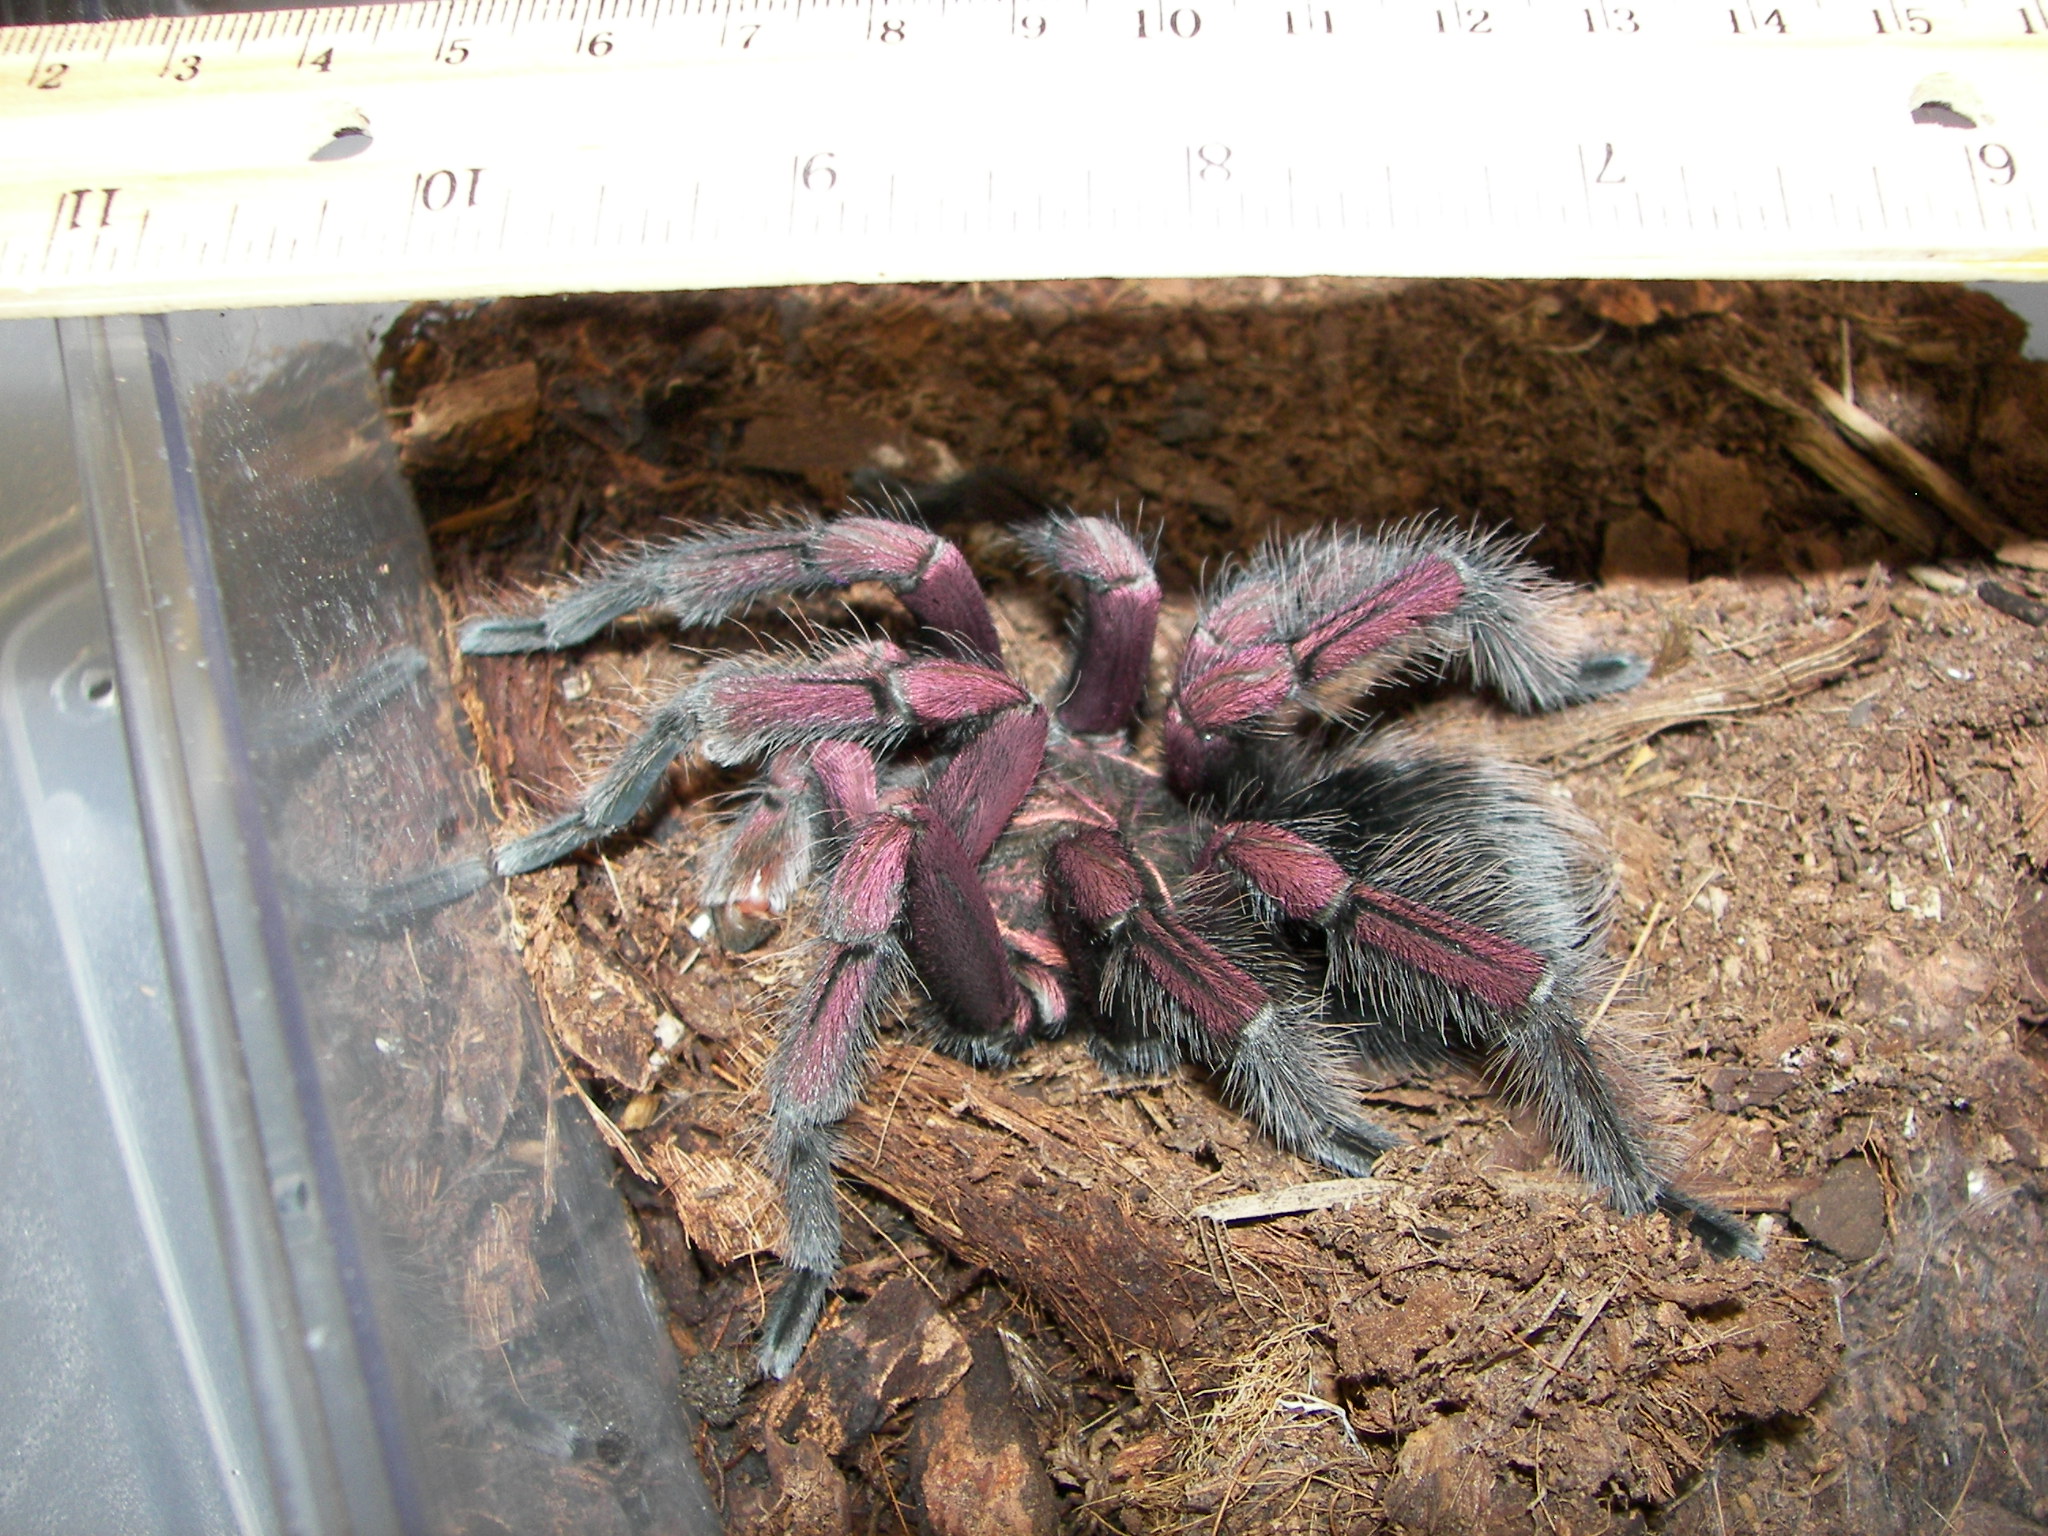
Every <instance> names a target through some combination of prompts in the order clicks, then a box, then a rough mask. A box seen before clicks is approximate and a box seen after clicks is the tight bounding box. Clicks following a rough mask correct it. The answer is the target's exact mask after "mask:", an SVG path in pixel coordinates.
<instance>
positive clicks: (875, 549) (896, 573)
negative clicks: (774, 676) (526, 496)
mask: <svg viewBox="0 0 2048 1536" xmlns="http://www.w3.org/2000/svg"><path fill="white" fill-rule="evenodd" d="M857 581H880V582H884V583H886V584H887V585H888V586H889V587H890V588H891V589H892V590H893V591H895V592H896V594H897V595H898V596H899V597H901V598H902V599H903V603H904V606H905V607H907V608H909V609H910V611H911V612H912V613H914V614H916V615H917V617H918V619H919V620H920V621H921V622H922V623H923V624H924V626H925V627H926V629H927V630H929V631H930V633H931V635H932V638H933V640H934V641H935V642H936V643H937V644H938V645H939V646H940V647H941V648H942V649H945V650H947V651H950V652H951V653H952V654H954V655H957V656H979V657H987V658H993V657H996V656H998V655H1000V654H1001V649H1000V645H999V643H998V641H997V639H996V629H995V621H994V620H993V619H992V618H991V617H990V616H989V611H988V603H987V602H986V600H984V598H983V597H982V594H981V584H980V583H979V582H977V581H976V580H975V579H974V572H973V571H972V569H970V568H969V566H968V564H967V561H966V558H965V557H964V556H962V555H961V553H960V551H959V550H958V549H957V548H955V547H954V545H953V544H952V543H951V542H950V541H949V540H946V539H942V538H940V537H939V536H938V535H937V534H935V533H932V532H931V531H930V530H928V529H925V528H921V527H919V526H918V525H916V524H915V523H908V522H903V521H900V520H898V519H896V518H892V517H875V516H858V517H842V518H836V519H833V520H831V521H827V520H825V519H823V518H819V517H815V516H811V515H809V514H798V515H790V516H785V517H780V518H776V519H774V520H772V521H768V522H763V523H761V524H759V525H757V526H754V527H751V528H738V529H719V530H717V531H714V532H705V533H694V534H687V535H685V536H684V537H682V538H679V539H670V540H668V541H667V542H665V543H661V544H650V545H648V546H646V547H645V548H642V549H639V550H636V551H635V552H633V553H632V554H630V555H626V556H624V557H622V558H619V559H615V560H612V561H610V562H609V563H607V564H606V565H604V566H603V567H601V568H600V569H599V570H598V571H597V572H596V574H594V575H592V576H590V577H587V578H585V579H584V580H583V581H581V582H578V583H577V584H575V585H574V586H572V587H570V588H568V589H567V590H566V591H565V592H563V593H562V595H561V596H559V597H557V598H556V599H555V600H554V601H553V602H551V603H549V604H548V605H547V606H546V607H544V608H543V609H541V611H540V612H539V613H537V614H534V615H532V616H531V617H520V616H516V615H510V614H507V615H503V616H494V617H488V618H479V619H471V620H470V621H469V622H468V623H466V624H464V625H463V626H462V630H461V634H460V644H461V646H462V649H463V650H464V651H466V652H467V653H469V654H470V655H472V656H499V655H508V654H513V653H518V652H524V651H539V650H551V651H558V650H561V649H563V648H565V647H567V646H572V645H579V644H581V643H582V642H583V641H585V640H588V639H589V638H590V637H591V636H592V635H594V634H596V633H597V632H598V631H599V630H600V629H603V628H604V627H605V625H607V624H609V623H611V622H612V621H613V620H614V619H618V618H622V617H624V616H625V615H626V614H629V613H632V612H634V611H635V610H637V609H641V608H658V609H661V610H663V611H664V612H666V613H668V614H669V615H670V616H671V617H673V618H674V619H675V621H676V622H677V623H679V624H681V625H683V626H685V627H697V626H702V625H711V624H718V623H721V622H723V621H724V620H725V619H727V618H729V617H731V616H732V615H733V614H735V613H737V612H739V611H740V610H741V609H743V608H745V607H746V606H747V605H748V604H750V603H752V602H754V601H756V600H757V599H759V598H763V597H768V596H771V595H773V594H775V593H778V592H822V591H830V590H832V589H835V588H839V587H845V586H850V585H851V584H852V583H854V582H857Z"/></svg>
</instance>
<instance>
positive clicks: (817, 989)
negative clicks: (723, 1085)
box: [759, 811, 917, 1377]
mask: <svg viewBox="0 0 2048 1536" xmlns="http://www.w3.org/2000/svg"><path fill="white" fill-rule="evenodd" d="M916 830H917V829H916V828H915V826H914V825H913V824H912V822H911V821H909V820H907V819H905V818H904V817H902V816H899V815H896V814H892V813H890V812H887V811H881V812H876V813H874V814H872V815H871V816H869V817H868V818H867V820H866V821H865V823H864V824H863V825H862V826H861V827H860V828H859V830H857V831H856V832H855V833H854V834H853V836H852V838H851V840H850V841H849V842H848V844H847V846H846V850H845V852H844V853H843V854H842V855H841V856H840V860H839V864H838V867H837V868H836V869H835V870H834V871H833V875H832V883H831V887H830V889H829V890H828V892H827V894H826V898H825V902H824V911H823V924H822V927H823V937H822V938H821V940H820V943H819V947H820V951H821V953H820V957H819V960H818V963H817V965H816V967H815V968H814V969H813V971H812V974H811V979H810V982H809V983H808V985H806V986H805V988H804V990H803V992H802V993H801V994H800V995H799V996H798V998H797V1000H796V1002H795V1005H794V1006H793V1007H792V1008H791V1009H790V1011H789V1013H788V1015H787V1016H786V1017H785V1019H784V1021H783V1026H782V1033H781V1036H780V1038H779V1039H778V1041H777V1042H776V1050H775V1060H774V1063H773V1065H772V1067H771V1068H770V1073H769V1090H768V1091H769V1120H770V1134H769V1157H770V1160H771V1162H772V1164H773V1166H774V1169H775V1172H776V1174H777V1176H778V1178H779V1179H780V1181H781V1184H782V1196H783V1205H784V1210H785V1212H786V1215H787V1226H788V1232H787V1236H786V1237H785V1239H784V1243H783V1249H782V1258H783V1263H784V1264H785V1266H786V1267H787V1270H788V1273H787V1275H786V1276H785V1277H784V1279H783V1282H782V1284H781V1286H779V1287H778V1288H777V1290H776V1292H775V1295H774V1297H773V1299H772V1300H770V1302H769V1304H768V1313H767V1316H766V1318H765V1319H764V1320H763V1322H762V1325H761V1347H760V1355H759V1358H760V1364H761V1369H762V1371H763V1372H764V1373H765V1374H766V1375H769V1376H775V1377H781V1376H786V1375H788V1374H789V1370H790V1367H791V1366H793V1365H794V1364H795V1363H796V1358H797V1356H798V1355H799V1354H801V1353H802V1352H803V1347H804V1344H805V1341H806V1340H808V1339H809V1338H810V1336H811V1330H812V1329H813V1328H815V1327H816V1326H817V1322H818V1314H819V1312H820V1310H821V1309H822V1308H823V1307H824V1304H825V1293H826V1291H827V1290H828V1289H829V1288H830V1286H831V1283H832V1276H833V1273H834V1272H835V1271H836V1270H837V1269H838V1268H839V1200H838V1195H837V1192H836V1191H835V1190H834V1188H833V1184H832V1153H833V1149H834V1146H835V1144H836V1142H837V1140H838V1129H839V1123H840V1121H842V1120H844V1119H845V1118H846V1113H847V1111H848V1110H850V1109H851V1108H852V1107H853V1104H854V1101H855V1099H856V1098H858V1097H859V1094H860V1089H861V1083H862V1080H863V1078H864V1076H865V1073H866V1066H867V1060H868V1056H869V1054H870V1052H871V1051H872V1049H873V1044H874V1033H875V1024H876V1021H877V1018H878V1017H879V1015H880V1013H881V1010H882V1007H883V1005H884V1004H885V1003H886V1002H887V1001H888V998H889V995H890V993H891V992H893V991H894V990H895V988H896V986H897V985H898V984H899V983H900V981H901V980H902V978H903V976H904V975H905V974H906V972H907V965H906V962H905V959H904V955H903V951H902V949H901V947H900V946H899V945H898V944H897V942H896V939H895V936H894V929H895V925H896V921H897V918H898V916H899V915H900V914H901V911H902V905H903V892H904V882H905V876H906V872H907V869H908V865H909V860H910V855H911V849H912V845H913V843H914V841H915V838H916Z"/></svg>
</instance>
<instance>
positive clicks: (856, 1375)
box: [761, 1275, 969, 1456]
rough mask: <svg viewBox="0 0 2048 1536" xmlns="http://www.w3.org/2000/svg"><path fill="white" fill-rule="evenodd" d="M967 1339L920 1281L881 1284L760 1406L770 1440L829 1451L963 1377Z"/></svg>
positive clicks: (827, 1331) (823, 1334)
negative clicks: (910, 1403)
mask: <svg viewBox="0 0 2048 1536" xmlns="http://www.w3.org/2000/svg"><path fill="white" fill-rule="evenodd" d="M968 1364H969V1358H968V1352H967V1341H966V1339H964V1338H962V1337H961V1335H960V1330H959V1329H957V1328H955V1327H954V1326H953V1325H952V1324H951V1323H949V1322H947V1321H946V1319H945V1318H943V1317H942V1316H940V1315H939V1312H938V1309H937V1308H936V1307H935V1306H934V1305H933V1303H932V1298H931V1293H930V1292H929V1291H927V1290H926V1289H925V1287H924V1283H923V1282H922V1281H921V1280H917V1279H913V1278H911V1277H910V1276H908V1275H900V1276H898V1277H897V1278H896V1279H894V1280H890V1281H888V1282H886V1283H885V1284H884V1285H882V1287H881V1288H880V1289H879V1290H877V1291H876V1292H875V1294H874V1295H873V1296H871V1297H869V1298H868V1301H867V1304H866V1305H865V1306H863V1307H861V1308H860V1309H859V1310H858V1311H856V1312H855V1313H854V1314H853V1316H852V1317H851V1318H850V1319H848V1321H847V1322H846V1324H845V1326H844V1327H839V1328H824V1329H821V1330H820V1331H819V1334H818V1336H817V1337H816V1338H814V1339H813V1340H812V1341H811V1345H810V1348H809V1349H807V1350H805V1351H804V1354H803V1358H802V1359H801V1360H800V1361H799V1362H798V1364H797V1368H796V1369H795V1371H793V1372H792V1373H791V1374H790V1376H789V1379H788V1380H787V1381H784V1382H783V1383H781V1384H780V1385H779V1386H777V1387H776V1388H775V1389H774V1391H773V1392H772V1394H771V1395H770V1397H769V1400H768V1402H767V1403H766V1405H765V1406H764V1407H763V1410H762V1415H761V1419H762V1423H763V1425H764V1426H765V1427H766V1429H767V1432H768V1437H769V1438H770V1439H771V1440H778V1439H779V1440H781V1441H783V1442H785V1443H789V1444H807V1445H816V1446H819V1447H821V1448H823V1449H824V1450H825V1451H826V1452H828V1453H829V1454H831V1455H834V1456H837V1455H841V1454H843V1453H844V1452H846V1451H847V1450H848V1449H850V1448H852V1447H853V1446H855V1445H857V1444H859V1442H861V1441H862V1440H865V1439H866V1438H867V1437H868V1436H869V1435H871V1434H873V1433H874V1431H875V1427H876V1426H877V1425H879V1424H880V1423H881V1422H882V1421H883V1420H884V1419H885V1418H887V1417H888V1416H889V1415H890V1414H891V1413H893V1412H894V1411H895V1410H896V1409H897V1408H899V1407H901V1406H902V1405H903V1404H904V1403H909V1402H916V1401H918V1400H920V1399H923V1398H927V1397H937V1396H940V1395H942V1394H944V1393H946V1392H949V1391H951V1390H952V1389H953V1386H954V1385H955V1383H957V1382H958V1381H959V1380H960V1378H961V1377H962V1376H964V1375H966V1374H967V1367H968Z"/></svg>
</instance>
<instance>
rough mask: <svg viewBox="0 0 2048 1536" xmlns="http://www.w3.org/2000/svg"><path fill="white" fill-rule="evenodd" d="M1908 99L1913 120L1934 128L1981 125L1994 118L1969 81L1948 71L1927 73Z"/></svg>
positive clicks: (1978, 126)
mask: <svg viewBox="0 0 2048 1536" xmlns="http://www.w3.org/2000/svg"><path fill="white" fill-rule="evenodd" d="M1906 100H1907V102H1908V103H1910V104H1911V106H1912V111H1913V121H1914V122H1916V123H1925V124H1928V125H1930V126H1932V127H1935V128H1981V127H1983V126H1985V125H1986V124H1987V123H1989V122H1990V120H1991V114H1990V113H1989V112H1987V111H1986V110H1985V109H1984V98H1983V97H1981V96H1979V95H1978V94H1977V92H1976V90H1975V88H1974V87H1972V86H1971V84H1970V83H1969V81H1967V80H1963V79H1959V78H1958V77H1957V76H1955V75H1951V74H1947V73H1943V74H1938V75H1929V76H1927V77H1926V78H1925V79H1923V80H1922V81H1921V82H1920V83H1919V84H1918V85H1916V86H1914V87H1913V94H1912V95H1910V96H1908V97H1907V98H1906Z"/></svg>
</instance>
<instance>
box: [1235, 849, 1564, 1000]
mask: <svg viewBox="0 0 2048 1536" xmlns="http://www.w3.org/2000/svg"><path fill="white" fill-rule="evenodd" d="M1212 865H1220V866H1221V867H1223V868H1224V869H1227V870H1229V871H1230V872H1231V873H1232V874H1234V875H1236V876H1237V877H1238V879H1239V880H1240V881H1242V882H1243V884H1244V885H1245V886H1246V888H1247V889H1248V890H1249V891H1250V892H1251V893H1252V894H1253V895H1254V896H1255V897H1257V898H1260V899H1262V902H1263V904H1264V905H1266V906H1267V907H1268V908H1269V910H1270V911H1271V912H1272V913H1273V914H1274V915H1276V916H1278V917H1281V918H1285V919H1288V920H1289V921H1292V922H1297V923H1306V924H1311V925H1314V926H1318V927H1321V928H1322V929H1323V931H1324V934H1325V937H1326V938H1327V941H1328V943H1329V946H1330V950H1331V953H1332V954H1333V955H1335V956H1338V957H1339V964H1340V965H1341V964H1342V963H1343V961H1344V959H1346V958H1350V959H1351V960H1352V962H1353V963H1352V966H1351V967H1350V968H1353V969H1355V968H1356V965H1357V954H1356V952H1357V951H1358V950H1360V949H1364V950H1368V951H1376V952H1378V953H1380V954H1384V955H1387V956H1389V957H1391V958H1392V959H1394V960H1397V961H1399V962H1400V963H1402V964H1403V965H1407V966H1412V967H1413V968H1414V969H1416V970H1419V971H1423V972H1426V973H1427V974H1429V975H1431V976H1433V977H1435V978H1437V979H1438V980H1439V981H1442V982H1445V983H1447V984H1449V985H1450V986H1453V987H1458V988H1461V989H1462V990H1464V991H1466V992H1468V993H1471V994H1472V995H1473V996H1475V997H1476V998H1478V999H1479V1000H1480V1001H1482V1002H1484V1003H1486V1004H1487V1005H1488V1006H1489V1007H1493V1008H1499V1009H1514V1008H1519V1007H1521V1006H1522V1005H1523V1004H1525V1003H1527V1002H1528V1001H1529V1000H1530V998H1531V997H1532V996H1533V995H1534V994H1535V993H1536V992H1537V991H1538V989H1539V988H1542V987H1543V985H1544V982H1545V980H1546V979H1547V978H1548V976H1549V966H1548V964H1547V963H1546V962H1545V960H1544V958H1543V956H1542V955H1540V954H1538V953H1537V952H1536V951H1535V950H1533V949H1531V948H1529V947H1528V946H1527V945H1525V944H1518V943H1516V942H1515V941H1514V940H1513V939H1510V938H1506V937H1504V936H1503V935H1501V934H1498V933H1494V932H1490V931H1488V930H1487V929H1485V928H1482V927H1480V926H1479V925H1478V924H1476V923H1471V922H1467V921H1465V920H1464V919H1462V918H1459V917H1456V916H1453V915H1452V914H1451V913H1449V912H1446V911H1444V910H1442V909H1441V908H1439V907H1435V906H1431V905H1429V904H1428V903H1425V902H1420V901H1415V900H1412V899H1410V898H1409V897H1406V896H1403V895H1400V894H1398V893H1396V892H1394V891H1390V890H1384V889H1380V888H1378V887H1376V886H1374V885H1372V884H1370V883H1368V882H1366V881H1364V880H1358V879H1354V878H1353V876H1352V875H1351V873H1350V872H1349V871H1348V870H1346V869H1345V868H1344V866H1343V865H1342V864H1340V863H1338V862H1337V860H1336V858H1335V857H1334V856H1333V855H1332V854H1331V853H1330V852H1329V850H1328V849H1326V848H1324V847H1322V846H1321V845H1320V844H1318V843H1316V842H1315V841H1313V840H1312V839H1311V838H1309V837H1307V836H1305V835H1304V834H1302V833H1301V832H1297V831H1295V830H1293V829H1292V828H1289V827H1284V826H1279V825H1276V824H1275V823H1272V822H1265V821H1231V822H1225V823H1224V824H1223V825H1222V826H1220V827H1218V828H1217V829H1216V832H1215V834H1214V835H1213V836H1212V837H1211V838H1210V839H1209V842H1208V845H1207V846H1206V847H1205V848H1204V849H1203V850H1202V853H1201V856H1200V858H1199V859H1198V860H1197V861H1196V867H1197V868H1198V869H1202V868H1208V867H1210V866H1212Z"/></svg>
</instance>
